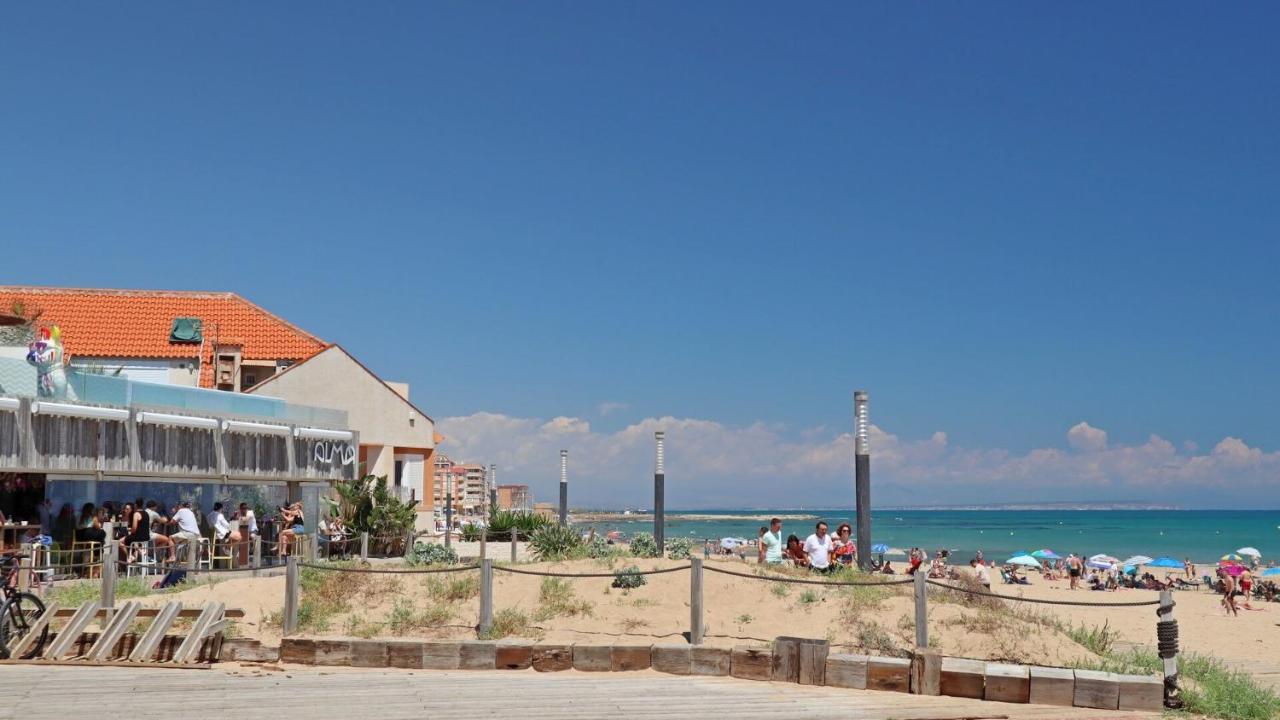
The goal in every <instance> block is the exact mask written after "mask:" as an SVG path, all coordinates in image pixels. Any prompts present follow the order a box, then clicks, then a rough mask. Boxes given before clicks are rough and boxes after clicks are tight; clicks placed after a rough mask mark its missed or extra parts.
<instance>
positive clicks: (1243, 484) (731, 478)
mask: <svg viewBox="0 0 1280 720" xmlns="http://www.w3.org/2000/svg"><path fill="white" fill-rule="evenodd" d="M440 429H441V432H443V433H444V434H445V435H446V436H447V438H448V440H447V441H446V442H445V444H444V445H443V446H442V450H443V451H444V452H446V453H448V454H449V455H450V456H452V457H454V458H455V459H458V460H467V461H476V462H480V461H483V462H485V463H496V464H498V465H499V468H500V472H501V476H502V478H503V480H504V481H506V482H525V483H528V484H529V485H530V486H531V487H532V489H533V491H534V494H535V496H536V497H538V498H541V499H547V500H549V499H551V498H552V495H553V494H554V492H555V482H556V480H557V478H558V474H559V451H560V450H561V449H567V450H568V451H569V474H570V487H571V494H572V498H573V502H574V503H581V504H584V505H598V506H632V507H635V506H647V505H648V504H650V503H651V502H652V484H651V481H650V478H651V476H652V472H653V454H654V442H653V433H654V431H655V430H665V431H666V433H667V463H666V466H667V467H666V470H667V475H668V491H667V492H668V497H669V500H668V503H669V504H670V505H671V506H672V507H714V506H720V507H764V506H773V507H785V506H799V505H806V506H809V507H815V506H821V505H847V504H850V503H851V496H852V473H853V470H852V468H853V438H852V435H851V434H849V433H835V432H831V431H829V430H827V429H824V428H811V429H807V430H800V431H798V432H795V433H791V434H788V433H787V432H786V431H785V430H784V429H783V428H780V427H778V426H772V425H767V424H765V423H755V424H752V425H747V426H730V425H725V424H722V423H718V422H715V421H712V420H700V419H696V418H674V417H663V418H646V419H644V420H640V421H638V422H636V423H633V424H631V425H628V426H626V427H624V428H622V429H620V430H617V431H613V432H601V431H598V430H595V429H593V428H592V427H591V424H590V423H589V422H587V421H586V420H583V419H581V418H574V417H555V418H552V419H550V420H545V419H542V418H518V417H511V416H507V415H502V414H498V413H484V412H482V413H476V414H474V415H467V416H463V417H451V418H443V419H441V420H440ZM870 439H871V452H872V478H873V490H874V492H875V493H876V498H877V502H880V503H885V504H888V503H893V504H899V503H909V504H925V503H994V502H1002V501H1034V500H1043V501H1048V500H1104V501H1105V500H1140V501H1142V500H1145V501H1152V502H1168V503H1185V504H1197V503H1208V504H1216V505H1218V506H1220V505H1222V504H1228V503H1245V502H1247V503H1249V504H1251V505H1257V504H1262V505H1270V506H1274V505H1277V504H1280V483H1278V482H1277V480H1278V479H1280V452H1266V451H1264V450H1262V449H1260V448H1255V447H1250V446H1249V445H1247V444H1246V443H1245V442H1244V441H1242V440H1240V439H1239V438H1234V437H1228V438H1225V439H1223V440H1222V441H1221V442H1219V443H1218V444H1217V445H1215V446H1214V448H1213V450H1212V451H1210V452H1209V453H1207V454H1197V452H1196V449H1195V447H1194V446H1188V445H1185V444H1184V445H1183V447H1182V450H1181V451H1179V450H1178V448H1176V447H1175V446H1174V445H1173V443H1170V442H1169V441H1167V440H1165V439H1164V438H1161V437H1159V436H1157V435H1152V436H1150V437H1149V438H1148V439H1147V441H1146V442H1144V443H1141V444H1136V445H1113V444H1109V443H1108V439H1107V433H1106V431H1105V430H1102V429H1100V428H1095V427H1093V426H1091V425H1089V424H1088V423H1087V422H1080V423H1077V424H1076V425H1074V426H1072V427H1071V428H1070V429H1069V430H1068V431H1067V433H1066V436H1065V440H1066V445H1067V448H1057V447H1045V448H1036V449H1032V450H1029V451H1026V452H1021V453H1018V452H1011V451H1009V450H1006V449H1001V448H968V447H957V446H954V445H952V444H951V443H950V442H949V439H948V436H947V434H946V433H945V432H941V431H939V432H935V433H934V434H933V435H931V436H930V437H928V438H925V439H916V440H912V439H905V438H901V437H899V436H897V435H895V434H893V433H890V432H888V431H886V430H884V429H883V428H880V427H878V426H874V425H873V426H872V429H871V438H870Z"/></svg>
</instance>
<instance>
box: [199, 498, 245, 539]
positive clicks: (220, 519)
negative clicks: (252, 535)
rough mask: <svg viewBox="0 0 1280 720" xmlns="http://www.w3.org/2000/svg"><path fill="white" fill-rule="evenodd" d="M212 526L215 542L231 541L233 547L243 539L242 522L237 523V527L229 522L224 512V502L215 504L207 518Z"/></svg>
mask: <svg viewBox="0 0 1280 720" xmlns="http://www.w3.org/2000/svg"><path fill="white" fill-rule="evenodd" d="M205 521H206V522H207V523H208V524H209V527H210V528H213V538H214V540H213V541H214V542H215V543H229V544H230V545H231V548H233V549H234V548H235V547H236V546H237V545H238V544H239V543H240V541H241V540H242V539H243V538H242V537H241V535H240V523H238V522H237V523H236V525H235V527H232V526H231V523H229V522H227V518H226V516H225V515H223V514H222V503H220V502H216V503H214V504H213V511H212V512H210V513H209V516H208V517H206V518H205Z"/></svg>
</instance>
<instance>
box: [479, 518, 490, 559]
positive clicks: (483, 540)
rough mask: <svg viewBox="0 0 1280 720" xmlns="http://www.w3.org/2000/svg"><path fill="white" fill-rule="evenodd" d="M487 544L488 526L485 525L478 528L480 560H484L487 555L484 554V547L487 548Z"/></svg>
mask: <svg viewBox="0 0 1280 720" xmlns="http://www.w3.org/2000/svg"><path fill="white" fill-rule="evenodd" d="M488 544H489V526H488V525H487V524H486V525H481V526H480V559H481V560H484V559H485V557H487V554H486V552H485V546H487V545H488Z"/></svg>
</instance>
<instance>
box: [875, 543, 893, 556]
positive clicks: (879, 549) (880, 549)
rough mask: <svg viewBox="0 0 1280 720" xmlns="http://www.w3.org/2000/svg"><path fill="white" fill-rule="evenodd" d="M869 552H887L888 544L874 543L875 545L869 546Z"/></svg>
mask: <svg viewBox="0 0 1280 720" xmlns="http://www.w3.org/2000/svg"><path fill="white" fill-rule="evenodd" d="M871 552H873V553H880V554H884V553H887V552H889V546H888V545H885V544H884V543H876V544H875V545H872V546H871Z"/></svg>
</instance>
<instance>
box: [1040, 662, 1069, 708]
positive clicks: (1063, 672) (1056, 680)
mask: <svg viewBox="0 0 1280 720" xmlns="http://www.w3.org/2000/svg"><path fill="white" fill-rule="evenodd" d="M1075 693H1076V674H1075V673H1074V672H1072V671H1071V670H1070V669H1068V668H1051V667H1035V666H1033V667H1032V668H1031V695H1030V699H1029V702H1033V703H1036V704H1037V705H1060V706H1065V707H1071V704H1072V703H1073V702H1075Z"/></svg>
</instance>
